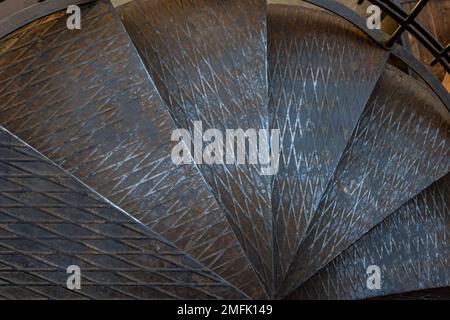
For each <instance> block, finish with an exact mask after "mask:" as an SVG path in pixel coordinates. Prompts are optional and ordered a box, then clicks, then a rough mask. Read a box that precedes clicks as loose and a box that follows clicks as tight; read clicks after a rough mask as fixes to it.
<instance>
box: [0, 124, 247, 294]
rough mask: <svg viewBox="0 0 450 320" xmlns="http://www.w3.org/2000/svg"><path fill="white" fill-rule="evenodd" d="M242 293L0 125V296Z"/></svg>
mask: <svg viewBox="0 0 450 320" xmlns="http://www.w3.org/2000/svg"><path fill="white" fill-rule="evenodd" d="M69 267H71V268H74V267H75V268H79V269H78V271H79V272H80V273H79V274H80V275H81V282H80V286H81V289H79V290H78V289H77V290H69V288H68V284H69V285H76V280H73V279H68V278H69V277H70V276H75V275H76V272H77V271H73V270H76V269H70V268H69ZM68 270H69V272H70V273H69V274H68ZM71 270H72V271H71ZM72 289H73V288H72ZM244 297H245V295H244V294H243V293H242V292H240V291H239V290H237V289H235V288H234V287H232V286H231V285H230V284H229V283H228V282H226V281H225V280H223V279H222V278H220V277H219V276H217V275H216V274H215V273H213V272H212V271H210V270H209V269H207V268H206V267H204V266H202V265H200V264H198V263H197V262H195V261H194V260H193V259H192V258H190V257H188V256H187V255H186V254H185V253H182V252H180V251H178V250H177V249H176V248H175V247H174V246H173V245H171V244H169V243H168V242H167V241H166V240H164V239H162V238H161V237H160V236H159V235H157V234H156V233H154V232H152V231H150V230H149V229H148V228H147V227H145V226H143V225H142V224H141V223H139V222H137V221H136V220H135V219H133V218H132V217H131V216H129V215H128V214H126V213H125V212H123V211H121V210H119V209H118V208H117V207H115V206H113V205H111V204H110V203H109V202H107V201H106V200H105V199H104V198H102V197H101V196H99V195H98V194H96V193H95V192H93V190H91V189H90V188H88V187H87V186H86V185H84V184H82V183H81V182H80V181H78V180H77V179H75V178H74V177H73V176H71V175H70V174H68V173H66V172H65V171H63V170H62V169H60V168H59V167H57V166H56V165H55V164H54V163H52V162H50V161H49V160H48V159H47V158H44V157H43V156H42V155H41V154H39V153H38V152H36V151H35V150H33V149H32V148H30V147H29V146H28V145H26V144H24V143H23V142H22V141H21V140H19V139H18V138H16V137H15V136H13V135H12V134H10V133H9V132H7V131H6V130H4V129H3V128H1V127H0V298H6V299H86V298H92V299H116V298H120V299H183V298H184V299H202V298H203V299H223V298H226V299H236V298H244Z"/></svg>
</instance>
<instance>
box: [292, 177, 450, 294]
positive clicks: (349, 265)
mask: <svg viewBox="0 0 450 320" xmlns="http://www.w3.org/2000/svg"><path fill="white" fill-rule="evenodd" d="M449 227H450V174H448V175H447V176H446V177H444V178H442V179H441V180H440V181H438V182H436V183H434V184H433V185H432V186H431V187H429V188H427V189H426V190H425V191H423V192H422V193H420V194H419V195H418V196H416V197H415V198H414V199H412V200H410V201H409V202H408V203H406V204H405V205H403V206H402V207H401V208H400V209H399V210H397V211H396V212H395V213H393V214H392V215H391V216H389V217H388V218H386V219H385V220H384V221H383V222H382V223H380V224H379V225H377V226H376V227H375V228H374V229H372V230H371V231H370V232H369V233H367V234H366V235H365V236H364V237H362V238H361V239H360V240H358V241H357V242H356V243H355V244H353V245H352V246H351V247H350V248H349V249H347V250H346V251H344V252H343V253H342V254H341V255H339V256H338V257H337V258H336V259H334V260H333V261H332V262H330V263H329V264H328V265H327V266H326V267H325V268H323V269H322V270H320V271H319V272H318V273H317V274H316V275H315V276H313V277H312V278H311V279H309V280H308V281H307V282H306V283H305V284H304V285H303V286H301V287H300V288H299V289H297V290H296V291H294V293H293V294H292V295H290V298H291V299H364V298H370V297H376V296H384V295H390V294H395V293H402V292H409V291H416V290H420V289H429V288H436V287H445V286H450V270H449V268H448V266H449V262H450V261H449V260H450V255H449V250H448V241H449V238H450V228H449ZM370 265H377V266H379V267H380V270H381V279H382V283H381V289H380V290H373V289H372V290H370V289H368V288H367V278H368V275H367V273H366V271H367V267H369V266H370Z"/></svg>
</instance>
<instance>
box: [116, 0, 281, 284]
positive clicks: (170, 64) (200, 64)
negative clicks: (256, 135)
mask: <svg viewBox="0 0 450 320" xmlns="http://www.w3.org/2000/svg"><path fill="white" fill-rule="evenodd" d="M118 12H119V15H120V16H121V18H122V21H123V22H124V25H125V27H126V29H127V31H128V32H129V34H130V36H131V38H132V39H133V42H134V43H135V45H136V47H137V49H138V51H139V53H140V55H141V57H142V58H143V60H144V62H145V64H146V66H147V69H148V71H149V73H150V74H151V75H152V77H153V78H154V80H155V84H156V86H157V88H158V90H159V91H160V93H161V96H162V97H163V99H164V100H165V101H166V102H167V104H168V106H169V109H170V111H171V114H172V116H173V117H174V119H175V121H176V122H177V123H178V125H179V126H180V127H182V128H184V129H187V130H189V132H191V136H193V135H194V132H195V128H194V122H195V121H201V122H202V124H203V129H204V130H207V129H210V128H214V129H218V130H221V132H222V133H225V130H227V129H243V130H247V129H249V128H251V129H255V130H258V129H268V128H269V123H268V112H267V76H266V65H267V62H266V57H267V48H266V46H267V44H266V2H265V0H246V1H242V0H227V1H208V0H151V1H146V0H136V1H132V2H130V3H128V4H126V5H124V6H121V7H119V8H118ZM197 164H199V167H200V170H201V172H202V173H203V176H204V177H205V180H206V181H207V183H208V184H209V187H210V188H211V190H212V192H213V193H214V195H215V197H216V199H218V201H219V203H220V204H221V205H222V207H223V208H224V209H225V211H226V214H227V218H228V221H229V223H230V225H231V226H232V227H233V230H234V232H235V234H236V236H237V237H238V239H239V241H240V243H241V246H242V247H243V249H244V251H245V252H246V254H247V256H248V258H249V259H250V262H251V263H252V265H253V268H254V269H255V271H256V272H257V273H258V275H259V278H260V279H261V280H262V281H263V282H264V286H265V288H266V291H267V292H271V291H272V287H273V279H272V275H273V271H272V267H273V262H272V217H271V210H270V190H269V179H267V178H266V177H264V176H262V175H261V168H260V166H258V165H237V166H236V165H222V164H214V165H200V163H198V161H197Z"/></svg>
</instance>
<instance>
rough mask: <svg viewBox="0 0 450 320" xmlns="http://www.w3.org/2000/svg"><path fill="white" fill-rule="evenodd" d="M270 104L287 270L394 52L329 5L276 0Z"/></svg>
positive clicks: (279, 232) (277, 211)
mask: <svg viewBox="0 0 450 320" xmlns="http://www.w3.org/2000/svg"><path fill="white" fill-rule="evenodd" d="M268 16H269V20H268V43H269V50H268V52H269V73H270V76H269V84H270V94H269V110H270V123H271V128H273V129H280V132H281V145H282V147H281V158H280V170H279V173H278V174H277V175H276V176H275V177H274V179H273V181H272V193H273V196H272V208H273V212H274V214H273V215H274V221H275V222H274V228H275V234H276V242H277V245H276V247H277V250H278V259H279V270H277V272H279V273H280V274H279V276H278V277H277V278H278V279H280V278H283V277H284V276H285V274H286V272H287V269H288V267H289V265H290V264H291V262H292V260H293V258H294V256H295V253H296V251H297V249H298V246H299V244H300V242H301V240H302V238H303V236H304V234H305V230H306V229H307V228H308V226H309V224H310V223H311V219H312V216H313V213H314V212H315V210H316V209H317V205H318V204H319V201H320V198H321V196H322V194H323V192H324V191H325V188H326V186H327V184H328V182H329V180H330V179H331V178H332V175H333V172H334V170H335V168H336V166H337V163H338V161H339V159H340V158H341V156H342V154H343V152H344V149H345V147H346V145H347V142H348V140H349V139H350V137H351V134H352V131H353V129H354V128H355V126H356V124H357V122H358V120H359V118H360V116H361V114H362V112H363V109H364V107H365V105H366V103H367V101H368V99H369V97H370V94H371V93H372V91H373V89H374V87H375V85H376V82H377V80H378V78H379V76H380V74H381V72H382V69H383V66H384V63H385V61H386V59H387V56H388V53H387V52H386V51H385V50H383V49H381V48H379V47H378V46H377V45H376V44H375V43H374V42H373V41H371V40H370V39H369V38H368V37H367V36H366V35H364V34H363V33H362V32H360V31H359V30H357V29H356V27H354V26H352V25H351V24H350V23H348V22H346V21H343V20H342V19H339V18H337V17H336V16H335V15H332V14H328V13H326V12H323V11H319V10H315V9H309V8H304V7H300V6H288V5H270V6H269V10H268Z"/></svg>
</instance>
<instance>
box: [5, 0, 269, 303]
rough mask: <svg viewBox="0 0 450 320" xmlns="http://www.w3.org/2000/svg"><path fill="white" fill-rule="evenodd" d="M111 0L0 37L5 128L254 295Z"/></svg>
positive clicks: (240, 255) (256, 289) (231, 238)
mask: <svg viewBox="0 0 450 320" xmlns="http://www.w3.org/2000/svg"><path fill="white" fill-rule="evenodd" d="M111 10H112V8H111V6H110V5H109V4H107V2H106V1H100V2H99V3H98V4H95V5H90V6H87V7H84V8H83V10H82V29H81V30H80V31H70V30H68V29H67V28H66V16H65V14H64V13H57V14H53V15H50V16H48V17H46V18H43V19H40V20H38V21H36V22H34V23H32V24H30V25H28V26H26V27H24V28H22V29H20V30H18V31H16V32H15V33H13V34H11V35H9V36H8V37H7V38H5V39H2V40H1V41H0V48H1V49H0V83H1V85H0V125H3V126H5V127H6V128H7V129H9V130H10V131H11V132H13V133H14V134H16V135H18V136H19V137H20V138H22V139H24V140H25V141H26V142H27V143H29V144H30V145H32V146H33V147H35V148H37V149H38V150H39V151H40V152H42V153H43V154H45V156H47V157H49V158H50V159H51V160H53V161H55V162H56V163H57V164H59V165H61V166H62V167H63V168H64V169H66V170H68V171H69V172H71V173H72V174H74V175H75V176H76V177H77V178H79V179H81V180H82V181H83V182H85V183H86V184H88V185H89V186H90V187H92V188H93V189H95V190H96V191H98V192H99V193H100V194H102V195H103V196H105V197H106V198H108V199H109V200H111V201H112V202H114V203H115V204H117V205H119V206H120V207H121V208H122V209H124V210H125V211H127V212H128V213H130V214H132V215H133V216H134V217H136V218H137V219H139V220H140V221H141V222H143V223H144V224H145V225H147V226H150V227H151V228H153V229H154V230H156V231H157V232H159V233H161V234H162V235H163V236H164V237H166V238H167V239H169V240H170V241H172V242H173V243H174V244H175V245H176V246H177V247H178V248H180V249H182V250H184V251H186V252H187V253H189V254H190V255H192V256H193V257H194V258H196V259H197V260H198V261H200V262H201V263H202V264H204V265H206V266H208V267H209V268H211V269H212V270H213V271H215V272H217V273H219V274H220V275H222V276H223V277H224V278H226V279H227V280H229V281H230V282H232V283H233V284H234V285H236V286H238V287H239V288H241V289H243V290H244V291H246V292H247V293H248V294H249V295H250V296H253V297H261V295H262V294H263V293H262V290H261V287H260V285H259V284H258V280H257V278H256V275H255V274H254V272H253V270H252V269H251V267H250V264H249V263H248V260H247V258H246V257H245V255H244V252H243V251H242V249H241V247H240V245H239V242H238V241H237V239H236V237H235V235H234V233H233V231H232V230H231V228H230V226H229V224H228V222H227V221H226V219H225V216H224V214H223V211H222V209H220V207H219V206H218V205H217V203H216V200H215V199H214V197H213V196H212V194H211V193H210V191H209V190H208V189H207V188H206V186H205V184H204V181H203V179H202V177H201V175H200V173H198V171H197V170H196V169H195V168H194V167H193V166H175V165H174V164H173V162H172V160H171V158H170V155H171V148H172V147H173V146H174V143H171V142H170V139H171V134H172V130H173V129H174V128H175V127H174V126H173V123H172V119H171V117H170V115H169V113H168V111H167V107H166V106H165V104H164V102H163V101H162V100H161V98H160V96H159V94H158V92H157V91H156V89H155V86H154V84H153V82H152V81H151V79H150V78H149V77H148V74H147V72H146V71H145V67H144V65H143V64H142V63H141V61H140V60H139V58H138V55H137V52H136V51H135V49H134V48H133V46H132V44H131V41H130V39H129V38H128V36H127V34H126V32H125V29H124V28H123V26H122V25H121V23H120V21H119V19H118V18H117V17H116V16H115V15H114V14H113V12H112V11H111Z"/></svg>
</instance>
